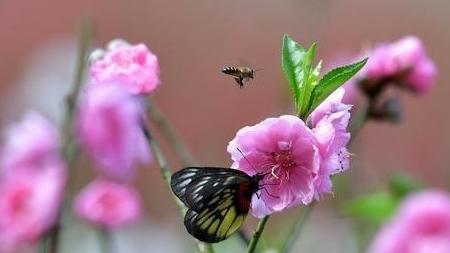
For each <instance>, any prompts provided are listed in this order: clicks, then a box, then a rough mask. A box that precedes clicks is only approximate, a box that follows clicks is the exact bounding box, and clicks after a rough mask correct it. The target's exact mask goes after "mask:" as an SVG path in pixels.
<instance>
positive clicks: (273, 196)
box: [262, 187, 280, 199]
mask: <svg viewBox="0 0 450 253" xmlns="http://www.w3.org/2000/svg"><path fill="white" fill-rule="evenodd" d="M262 189H263V190H264V191H265V192H266V193H267V195H269V196H270V197H272V198H274V199H279V198H280V197H279V196H275V195H273V194H271V193H270V192H269V191H268V190H267V189H266V188H265V187H264V188H262Z"/></svg>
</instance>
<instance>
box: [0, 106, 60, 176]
mask: <svg viewBox="0 0 450 253" xmlns="http://www.w3.org/2000/svg"><path fill="white" fill-rule="evenodd" d="M58 138H59V136H58V131H57V129H56V128H55V127H54V126H53V124H52V123H50V122H49V121H48V120H47V119H46V118H44V117H43V116H42V115H40V114H38V113H37V112H28V113H27V114H26V115H25V116H24V118H23V119H22V121H20V122H18V123H15V124H13V125H11V126H10V127H9V128H8V129H7V131H6V132H5V139H6V143H5V145H4V147H3V149H2V152H1V166H2V168H3V172H8V171H5V170H8V169H13V168H18V167H36V168H39V167H42V166H43V165H45V163H47V162H49V161H51V160H54V159H55V156H59V154H58V152H59V150H58V147H59V144H58ZM56 159H57V158H56Z"/></svg>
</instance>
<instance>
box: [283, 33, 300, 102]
mask: <svg viewBox="0 0 450 253" xmlns="http://www.w3.org/2000/svg"><path fill="white" fill-rule="evenodd" d="M305 54H306V51H305V49H304V48H303V47H302V46H301V45H299V44H298V43H296V42H295V41H293V40H292V39H291V38H290V37H289V36H287V35H284V37H283V49H282V54H281V63H282V67H283V72H284V75H285V76H286V79H287V80H288V82H289V86H290V87H291V90H292V93H293V94H294V99H295V104H296V109H297V110H298V109H299V108H298V101H299V99H300V92H301V86H302V84H303V77H304V72H303V61H304V59H305Z"/></svg>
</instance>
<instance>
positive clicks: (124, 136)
mask: <svg viewBox="0 0 450 253" xmlns="http://www.w3.org/2000/svg"><path fill="white" fill-rule="evenodd" d="M78 106H79V108H78V118H77V130H78V131H77V132H78V135H79V138H80V142H81V144H82V145H83V147H84V148H85V149H86V151H87V154H88V155H89V156H90V157H91V158H92V160H93V161H94V162H95V165H96V168H97V169H98V171H99V172H100V174H101V175H102V176H105V177H108V178H112V179H116V180H120V181H123V180H130V179H132V177H133V175H134V169H135V167H136V163H137V162H149V161H150V159H151V155H150V150H149V147H148V145H147V143H146V140H145V136H144V134H143V131H142V129H141V127H140V124H141V120H142V117H143V112H142V108H141V104H140V103H139V101H138V100H137V98H136V97H134V96H132V95H130V94H129V93H127V92H124V90H123V88H122V87H121V86H120V84H119V85H118V84H109V85H106V84H99V85H88V86H87V88H86V89H85V90H84V93H83V94H82V97H81V99H80V101H79V103H78Z"/></svg>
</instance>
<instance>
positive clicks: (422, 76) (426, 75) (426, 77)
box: [406, 59, 437, 94]
mask: <svg viewBox="0 0 450 253" xmlns="http://www.w3.org/2000/svg"><path fill="white" fill-rule="evenodd" d="M436 75H437V70H436V66H435V65H434V63H433V62H432V61H431V60H429V59H424V60H422V61H420V62H418V63H417V64H416V65H415V66H414V68H413V70H412V71H411V73H409V75H408V76H407V77H406V82H407V84H408V85H409V87H410V88H411V89H412V90H413V91H414V92H416V93H418V94H425V93H427V92H429V91H430V90H431V88H432V87H433V85H434V83H435V81H436Z"/></svg>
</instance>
